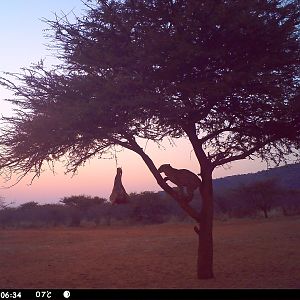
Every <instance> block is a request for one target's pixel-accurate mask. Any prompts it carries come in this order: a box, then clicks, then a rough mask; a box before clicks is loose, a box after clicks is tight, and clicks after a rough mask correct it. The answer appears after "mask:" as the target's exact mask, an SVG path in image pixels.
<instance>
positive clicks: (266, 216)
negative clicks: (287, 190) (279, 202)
mask: <svg viewBox="0 0 300 300" xmlns="http://www.w3.org/2000/svg"><path fill="white" fill-rule="evenodd" d="M263 212H264V216H265V218H266V219H267V218H268V217H269V216H268V210H267V209H266V208H264V209H263Z"/></svg>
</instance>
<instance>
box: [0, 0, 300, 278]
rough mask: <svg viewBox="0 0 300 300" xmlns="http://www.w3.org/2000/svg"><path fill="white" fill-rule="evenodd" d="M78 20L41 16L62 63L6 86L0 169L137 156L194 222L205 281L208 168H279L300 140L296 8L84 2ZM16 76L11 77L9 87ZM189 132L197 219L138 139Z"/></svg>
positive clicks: (271, 1)
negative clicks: (10, 106) (12, 111)
mask: <svg viewBox="0 0 300 300" xmlns="http://www.w3.org/2000/svg"><path fill="white" fill-rule="evenodd" d="M86 5H87V11H86V15H85V16H83V17H79V18H76V21H74V22H71V21H69V20H68V18H67V16H65V17H57V18H56V19H55V20H53V21H51V20H50V21H46V22H47V23H48V24H49V26H50V28H51V29H52V30H51V32H52V33H50V38H51V39H52V40H53V42H52V45H53V49H54V50H55V51H57V57H58V58H60V59H61V61H62V64H61V65H59V66H57V67H55V68H53V69H52V70H47V68H46V67H45V66H44V65H43V63H42V62H40V63H38V64H36V65H34V66H32V67H30V68H25V69H24V72H23V73H21V74H15V75H13V74H12V76H13V77H12V78H9V77H6V78H3V79H2V84H3V85H4V86H6V87H8V88H10V89H11V90H12V91H14V92H15V95H16V98H15V99H12V100H10V101H11V102H12V103H14V104H16V105H17V106H18V108H19V109H18V110H17V111H16V115H14V116H12V117H8V118H3V119H2V122H4V123H6V124H4V126H3V129H2V134H1V137H0V147H1V148H0V153H1V154H0V167H1V170H2V171H3V172H5V173H6V174H8V175H9V172H17V173H18V174H20V178H22V176H25V175H26V174H28V173H33V174H34V176H39V175H40V172H41V171H42V169H43V166H44V163H45V162H48V163H49V162H53V161H55V160H58V159H59V158H61V157H63V156H64V157H67V159H66V160H65V161H66V169H67V171H73V172H75V171H76V170H77V169H78V167H79V166H82V165H83V164H84V163H85V162H86V161H87V160H88V159H90V158H92V157H94V156H97V157H105V155H109V153H110V151H111V150H112V147H113V146H114V145H120V146H123V147H124V148H127V149H129V150H132V151H134V152H135V153H137V154H138V155H139V156H140V157H141V158H142V159H143V160H144V162H145V164H146V165H147V167H148V168H149V170H150V171H151V172H152V174H153V176H154V177H155V178H156V180H157V183H158V184H159V186H160V187H161V188H162V189H164V190H165V191H166V192H167V193H168V194H169V195H170V196H172V197H173V198H174V199H175V200H176V201H177V202H178V203H179V205H180V206H181V207H182V208H183V209H184V210H185V211H186V212H187V213H188V214H189V215H190V216H191V217H192V218H193V219H194V220H195V221H196V222H197V223H198V224H199V226H198V227H197V226H196V227H195V232H196V233H197V234H198V238H199V248H198V267H197V270H198V278H205V279H206V278H212V277H213V267H212V266H213V243H212V227H213V186H212V174H213V170H214V169H215V168H216V167H218V166H222V165H224V164H227V163H230V162H232V161H235V160H239V159H245V158H247V157H260V158H261V159H263V160H267V161H274V162H275V163H277V164H278V163H279V162H281V161H283V160H284V159H286V158H287V155H290V154H294V155H297V153H298V152H297V149H299V136H300V134H299V133H300V113H299V112H300V109H299V107H300V105H299V102H300V101H299V78H300V77H299V57H300V56H299V12H300V7H299V2H298V1H296V0H294V1H292V0H290V1H283V0H282V1H280V0H253V1H235V0H227V1H225V0H223V1H207V0H159V1H158V0H153V1H143V0H124V1H112V0H111V1H109V0H107V1H105V0H98V1H96V0H95V1H87V2H86ZM17 80H19V81H17ZM164 137H170V138H180V137H187V138H188V139H189V141H190V142H191V145H192V147H193V150H194V152H195V155H196V157H197V159H198V161H199V167H200V169H201V179H202V182H203V186H202V192H201V193H202V202H203V203H202V209H201V212H199V211H198V210H196V209H194V208H193V207H192V206H190V205H189V204H187V203H186V202H185V201H184V200H185V199H184V197H183V196H182V195H179V193H177V192H176V191H175V190H173V189H172V188H171V187H170V186H169V185H167V184H166V183H165V182H164V180H163V178H162V177H161V175H160V174H159V172H158V171H157V167H156V166H155V164H154V162H153V161H152V160H151V158H150V157H149V156H148V155H147V153H146V152H145V151H144V149H143V148H141V147H140V146H139V142H140V139H148V140H153V141H155V142H160V141H162V140H163V138H164Z"/></svg>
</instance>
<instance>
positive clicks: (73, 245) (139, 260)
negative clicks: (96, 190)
mask: <svg viewBox="0 0 300 300" xmlns="http://www.w3.org/2000/svg"><path fill="white" fill-rule="evenodd" d="M0 243H1V247H0V268H1V272H0V288H300V281H299V279H300V253H299V249H300V218H299V216H298V217H295V216H294V217H276V218H270V219H266V220H265V219H255V220H251V219H240V220H228V221H223V222H221V221H216V222H215V226H214V247H215V250H214V266H215V267H214V270H215V279H212V280H198V279H196V259H197V236H196V234H195V232H194V231H193V225H192V224H161V225H145V226H126V227H124V226H107V227H98V228H53V229H5V230H0Z"/></svg>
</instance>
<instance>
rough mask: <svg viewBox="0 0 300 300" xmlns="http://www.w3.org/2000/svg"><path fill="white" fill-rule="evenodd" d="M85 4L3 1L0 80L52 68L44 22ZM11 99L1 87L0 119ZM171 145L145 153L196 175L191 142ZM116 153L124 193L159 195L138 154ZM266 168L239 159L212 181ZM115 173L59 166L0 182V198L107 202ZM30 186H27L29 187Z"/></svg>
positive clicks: (105, 163)
mask: <svg viewBox="0 0 300 300" xmlns="http://www.w3.org/2000/svg"><path fill="white" fill-rule="evenodd" d="M84 9H85V7H84V5H83V4H82V2H81V1H80V0H63V1H62V0H7V1H5V0H2V1H0V37H1V47H0V76H3V72H19V71H20V68H22V67H28V66H30V64H32V63H36V62H38V61H39V60H41V59H45V63H46V64H48V65H49V66H50V65H51V64H54V63H55V62H56V61H55V58H54V57H53V53H52V52H50V51H49V50H48V49H47V46H46V45H47V43H49V40H48V39H46V37H45V30H46V29H47V28H48V27H47V24H45V23H44V22H43V21H42V19H44V18H45V19H50V20H51V19H54V13H57V14H58V15H60V14H61V12H64V13H70V12H71V11H73V12H74V13H75V14H76V15H78V16H79V15H81V14H83V13H84ZM11 96H12V95H11V94H10V92H9V91H7V90H5V89H4V88H3V87H1V86H0V114H1V115H4V116H9V115H11V114H12V106H11V104H9V103H7V102H6V101H4V99H6V98H10V97H11ZM174 142H175V145H170V143H169V141H167V140H166V141H164V142H163V143H162V145H161V147H158V146H157V145H156V144H154V143H151V142H149V143H148V144H147V145H146V143H145V142H143V143H142V146H143V147H146V153H147V154H148V155H149V156H150V157H151V158H152V159H153V161H154V163H155V165H156V166H157V167H158V166H160V165H161V164H163V163H170V164H171V165H172V166H173V167H175V168H179V169H180V168H185V169H189V170H191V171H192V172H195V173H199V167H198V162H197V160H196V158H195V156H194V154H193V152H192V148H191V146H190V144H189V142H188V141H187V140H185V139H180V140H175V141H174ZM117 150H120V152H118V154H117V160H118V166H121V167H122V169H123V177H122V180H123V185H124V186H125V189H126V190H127V192H128V193H131V192H142V191H158V190H160V187H159V186H158V184H157V183H156V181H155V179H154V178H153V176H152V174H151V173H150V171H149V170H148V169H147V167H146V165H145V164H144V162H143V161H142V159H141V158H140V157H139V156H137V154H135V153H133V152H130V151H129V150H123V151H122V149H120V148H117ZM266 168H267V165H266V163H263V162H261V161H259V160H255V161H253V160H251V161H250V160H247V159H246V160H243V161H238V162H234V163H232V164H231V165H230V166H226V167H225V168H224V167H220V168H218V169H216V170H215V171H214V178H219V177H225V176H229V175H236V174H244V173H253V172H257V171H260V170H265V169H266ZM115 173H116V162H115V160H114V159H105V160H103V159H101V160H100V159H97V158H95V159H93V160H91V161H89V162H88V163H87V164H86V165H85V166H84V167H82V168H80V169H79V172H78V174H76V175H75V176H72V175H71V174H65V173H64V168H63V165H62V164H57V165H56V167H55V174H53V173H52V172H51V171H50V170H45V171H44V172H43V173H42V175H41V176H40V177H39V178H37V179H35V180H34V181H33V182H32V183H31V178H32V176H29V177H25V178H24V179H23V180H22V181H21V182H20V183H18V184H17V185H15V186H13V187H10V188H8V187H9V186H10V185H13V184H14V181H10V182H5V181H4V179H3V178H0V196H1V197H3V198H4V200H5V201H6V202H7V203H9V202H14V203H15V205H19V204H21V203H24V202H28V201H36V202H38V203H40V204H44V203H57V202H59V200H60V199H61V198H63V197H65V196H70V195H79V194H84V195H90V196H99V197H105V198H108V197H109V195H110V193H111V190H112V187H113V181H114V176H115ZM30 183H31V184H30Z"/></svg>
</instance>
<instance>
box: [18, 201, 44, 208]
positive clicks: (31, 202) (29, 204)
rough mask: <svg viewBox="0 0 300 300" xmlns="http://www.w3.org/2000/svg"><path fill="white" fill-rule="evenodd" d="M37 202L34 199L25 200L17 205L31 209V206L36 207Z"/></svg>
mask: <svg viewBox="0 0 300 300" xmlns="http://www.w3.org/2000/svg"><path fill="white" fill-rule="evenodd" d="M38 205H39V204H38V203H37V202H35V201H30V202H26V203H23V204H21V205H20V206H19V208H20V209H31V208H35V207H37V206H38Z"/></svg>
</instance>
